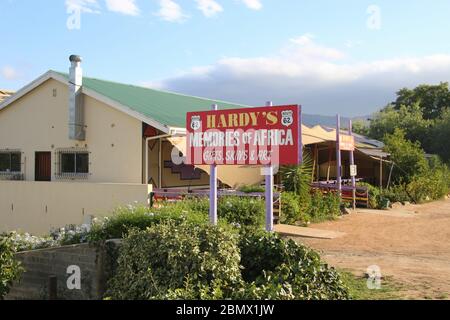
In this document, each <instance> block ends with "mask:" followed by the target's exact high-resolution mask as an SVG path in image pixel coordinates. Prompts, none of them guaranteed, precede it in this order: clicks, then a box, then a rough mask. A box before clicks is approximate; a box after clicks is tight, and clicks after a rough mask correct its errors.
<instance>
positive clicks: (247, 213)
mask: <svg viewBox="0 0 450 320" xmlns="http://www.w3.org/2000/svg"><path fill="white" fill-rule="evenodd" d="M217 215H218V216H219V219H225V220H226V221H227V222H229V223H232V224H239V225H240V226H241V227H247V228H248V227H250V228H252V227H260V226H263V225H264V217H265V205H264V201H263V200H262V199H260V198H255V197H235V196H230V197H222V198H220V199H219V201H218V206H217Z"/></svg>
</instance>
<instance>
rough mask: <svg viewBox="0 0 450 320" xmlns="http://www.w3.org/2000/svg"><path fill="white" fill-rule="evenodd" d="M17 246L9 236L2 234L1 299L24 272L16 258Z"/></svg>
mask: <svg viewBox="0 0 450 320" xmlns="http://www.w3.org/2000/svg"><path fill="white" fill-rule="evenodd" d="M15 253H16V250H15V247H14V244H13V242H12V240H11V238H10V237H9V236H0V300H2V299H3V297H4V296H5V295H6V294H7V293H8V292H9V290H10V288H11V285H12V284H13V281H15V280H18V279H19V278H20V275H21V274H22V272H23V269H22V267H21V266H20V263H19V262H18V261H17V260H16V258H15Z"/></svg>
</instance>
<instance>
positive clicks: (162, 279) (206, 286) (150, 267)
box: [108, 222, 241, 300]
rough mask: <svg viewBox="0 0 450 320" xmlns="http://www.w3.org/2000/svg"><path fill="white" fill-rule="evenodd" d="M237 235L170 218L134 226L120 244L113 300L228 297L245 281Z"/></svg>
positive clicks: (111, 284) (110, 292)
mask: <svg viewBox="0 0 450 320" xmlns="http://www.w3.org/2000/svg"><path fill="white" fill-rule="evenodd" d="M237 241H238V238H237V235H236V234H234V233H232V232H229V231H226V230H225V229H222V228H219V227H213V226H209V225H195V224H193V223H181V224H178V223H174V222H165V223H162V224H159V225H155V226H153V227H151V228H149V229H147V230H146V231H131V232H130V233H129V235H128V236H127V238H125V240H124V242H123V245H122V247H121V248H120V254H119V260H118V269H117V274H116V276H115V277H113V278H112V279H111V280H110V282H109V290H108V295H109V296H110V297H111V298H112V299H121V300H122V299H124V300H129V299H132V300H144V299H145V300H146V299H223V298H226V297H230V296H231V295H232V294H233V291H234V288H235V287H236V286H239V285H240V278H241V271H240V264H239V263H240V254H239V249H238V247H237Z"/></svg>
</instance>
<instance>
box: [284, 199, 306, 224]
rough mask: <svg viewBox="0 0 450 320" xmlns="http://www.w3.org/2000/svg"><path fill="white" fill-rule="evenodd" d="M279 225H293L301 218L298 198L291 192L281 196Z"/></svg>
mask: <svg viewBox="0 0 450 320" xmlns="http://www.w3.org/2000/svg"><path fill="white" fill-rule="evenodd" d="M281 212H282V214H281V223H285V224H295V223H296V222H297V221H299V220H300V219H301V218H302V212H301V210H300V197H299V196H298V195H297V194H295V193H293V192H283V193H282V194H281Z"/></svg>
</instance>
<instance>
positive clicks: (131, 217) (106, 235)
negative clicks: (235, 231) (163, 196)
mask: <svg viewBox="0 0 450 320" xmlns="http://www.w3.org/2000/svg"><path fill="white" fill-rule="evenodd" d="M189 206H192V207H196V206H198V207H199V208H200V207H202V206H203V204H202V202H198V203H197V202H196V201H189V204H187V203H183V202H179V203H177V204H173V205H172V204H170V205H166V206H162V207H161V208H146V207H121V208H118V209H116V210H115V211H114V214H113V215H112V216H111V217H105V218H104V219H102V220H101V221H99V222H95V223H93V225H92V229H91V231H90V233H89V235H88V238H89V240H90V241H91V242H95V241H102V240H107V239H120V238H123V237H126V235H127V234H128V232H129V230H130V229H139V230H145V229H146V228H148V227H151V226H154V225H156V224H160V223H162V222H165V221H172V222H174V223H182V222H184V221H192V222H197V223H198V224H202V223H207V221H208V217H207V215H205V214H203V213H201V212H198V211H188V210H185V209H186V208H187V207H189ZM197 209H198V208H197Z"/></svg>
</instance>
